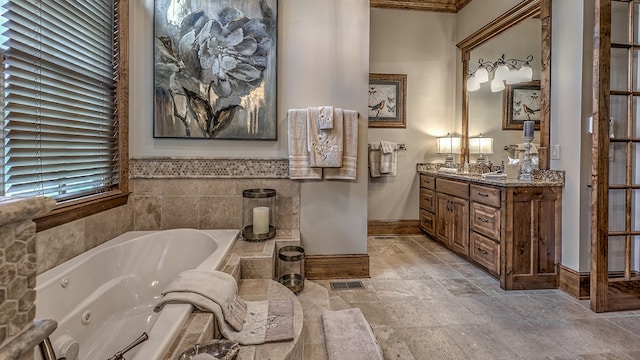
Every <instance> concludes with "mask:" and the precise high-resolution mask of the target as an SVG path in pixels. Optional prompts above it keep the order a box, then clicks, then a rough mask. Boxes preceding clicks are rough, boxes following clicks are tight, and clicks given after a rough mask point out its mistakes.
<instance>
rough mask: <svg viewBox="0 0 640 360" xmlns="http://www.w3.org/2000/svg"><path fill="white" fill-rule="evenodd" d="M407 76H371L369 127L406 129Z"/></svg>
mask: <svg viewBox="0 0 640 360" xmlns="http://www.w3.org/2000/svg"><path fill="white" fill-rule="evenodd" d="M406 93H407V75H406V74H369V104H368V105H369V111H368V115H369V127H370V128H406V127H407V123H406Z"/></svg>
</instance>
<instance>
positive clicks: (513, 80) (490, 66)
mask: <svg viewBox="0 0 640 360" xmlns="http://www.w3.org/2000/svg"><path fill="white" fill-rule="evenodd" d="M532 60H533V55H529V56H527V59H526V60H520V59H505V56H504V54H502V56H501V57H499V58H498V60H496V61H485V60H484V59H479V60H478V64H479V65H478V68H477V69H476V70H475V71H469V77H468V79H467V91H476V90H479V89H480V84H482V83H485V82H487V81H489V73H491V72H492V73H493V79H492V80H491V91H492V92H498V91H502V90H504V88H505V83H507V84H517V83H521V82H528V81H531V80H532V79H533V70H532V69H531V61H532Z"/></svg>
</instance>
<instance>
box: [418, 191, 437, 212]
mask: <svg viewBox="0 0 640 360" xmlns="http://www.w3.org/2000/svg"><path fill="white" fill-rule="evenodd" d="M420 208H422V209H425V210H428V211H431V212H436V199H435V193H434V192H433V191H432V190H429V189H420Z"/></svg>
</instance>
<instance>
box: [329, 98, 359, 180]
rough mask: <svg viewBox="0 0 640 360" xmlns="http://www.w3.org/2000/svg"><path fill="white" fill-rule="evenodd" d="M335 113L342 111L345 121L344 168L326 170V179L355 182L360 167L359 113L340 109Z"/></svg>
mask: <svg viewBox="0 0 640 360" xmlns="http://www.w3.org/2000/svg"><path fill="white" fill-rule="evenodd" d="M334 111H337V112H340V111H341V112H342V119H343V121H344V125H343V128H344V129H343V132H344V139H343V151H342V167H340V168H326V169H324V178H325V179H336V180H355V179H356V172H357V165H358V164H357V163H358V112H357V111H355V110H342V109H340V108H336V109H335V110H334Z"/></svg>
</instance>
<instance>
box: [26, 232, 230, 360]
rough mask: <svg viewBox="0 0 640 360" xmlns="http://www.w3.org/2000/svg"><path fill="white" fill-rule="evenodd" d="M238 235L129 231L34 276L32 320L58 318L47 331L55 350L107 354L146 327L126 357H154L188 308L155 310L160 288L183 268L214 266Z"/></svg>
mask: <svg viewBox="0 0 640 360" xmlns="http://www.w3.org/2000/svg"><path fill="white" fill-rule="evenodd" d="M238 233H239V231H238V230H193V229H175V230H165V231H156V232H151V231H132V232H128V233H125V234H123V235H121V236H118V237H116V238H115V239H112V240H110V241H108V242H106V243H104V244H102V245H100V246H97V247H95V248H93V249H91V250H89V251H87V252H85V253H83V254H81V255H79V256H77V257H75V258H73V259H71V260H69V261H67V262H65V263H63V264H61V265H59V266H56V267H55V268H53V269H51V270H48V271H47V272H45V273H43V274H41V275H38V276H37V278H36V318H37V319H53V320H56V321H57V322H58V328H57V329H56V331H55V332H54V333H53V334H52V336H51V341H52V343H53V344H54V347H55V348H56V356H57V357H63V356H65V355H71V354H73V353H76V352H77V353H79V355H78V359H80V360H106V359H108V358H110V357H111V356H113V354H115V353H116V352H117V351H119V350H122V349H123V348H124V347H126V346H127V345H129V344H130V343H131V342H132V341H134V340H135V339H136V338H138V337H139V336H140V335H142V333H143V332H146V333H147V334H148V335H149V338H148V340H147V341H145V342H143V343H142V344H140V345H138V346H137V347H136V348H134V349H133V350H131V351H130V352H128V353H127V354H126V355H125V357H126V358H127V359H128V360H132V359H133V360H154V359H161V358H162V357H163V356H164V354H165V352H166V351H167V350H168V349H169V346H170V345H171V343H172V342H173V340H174V339H175V338H176V336H177V334H178V332H179V331H180V329H181V328H182V326H183V324H184V323H185V322H186V320H187V318H188V317H189V314H190V313H191V311H192V307H191V305H183V304H171V305H166V306H165V307H164V308H163V310H162V311H161V312H160V313H159V314H157V313H154V312H153V307H154V305H155V304H156V302H157V301H158V299H159V297H160V292H161V291H162V290H163V289H164V288H165V287H166V286H167V285H168V284H169V282H170V281H171V280H172V279H174V278H175V276H176V275H178V273H180V272H182V271H184V270H187V269H193V268H198V269H218V268H219V267H220V266H221V264H222V261H223V259H224V258H225V256H226V255H227V253H228V252H229V251H230V249H231V247H232V246H233V244H234V242H235V240H236V239H237V237H238ZM78 344H79V347H78ZM78 349H79V351H78ZM36 359H39V354H36ZM68 360H72V359H68Z"/></svg>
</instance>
